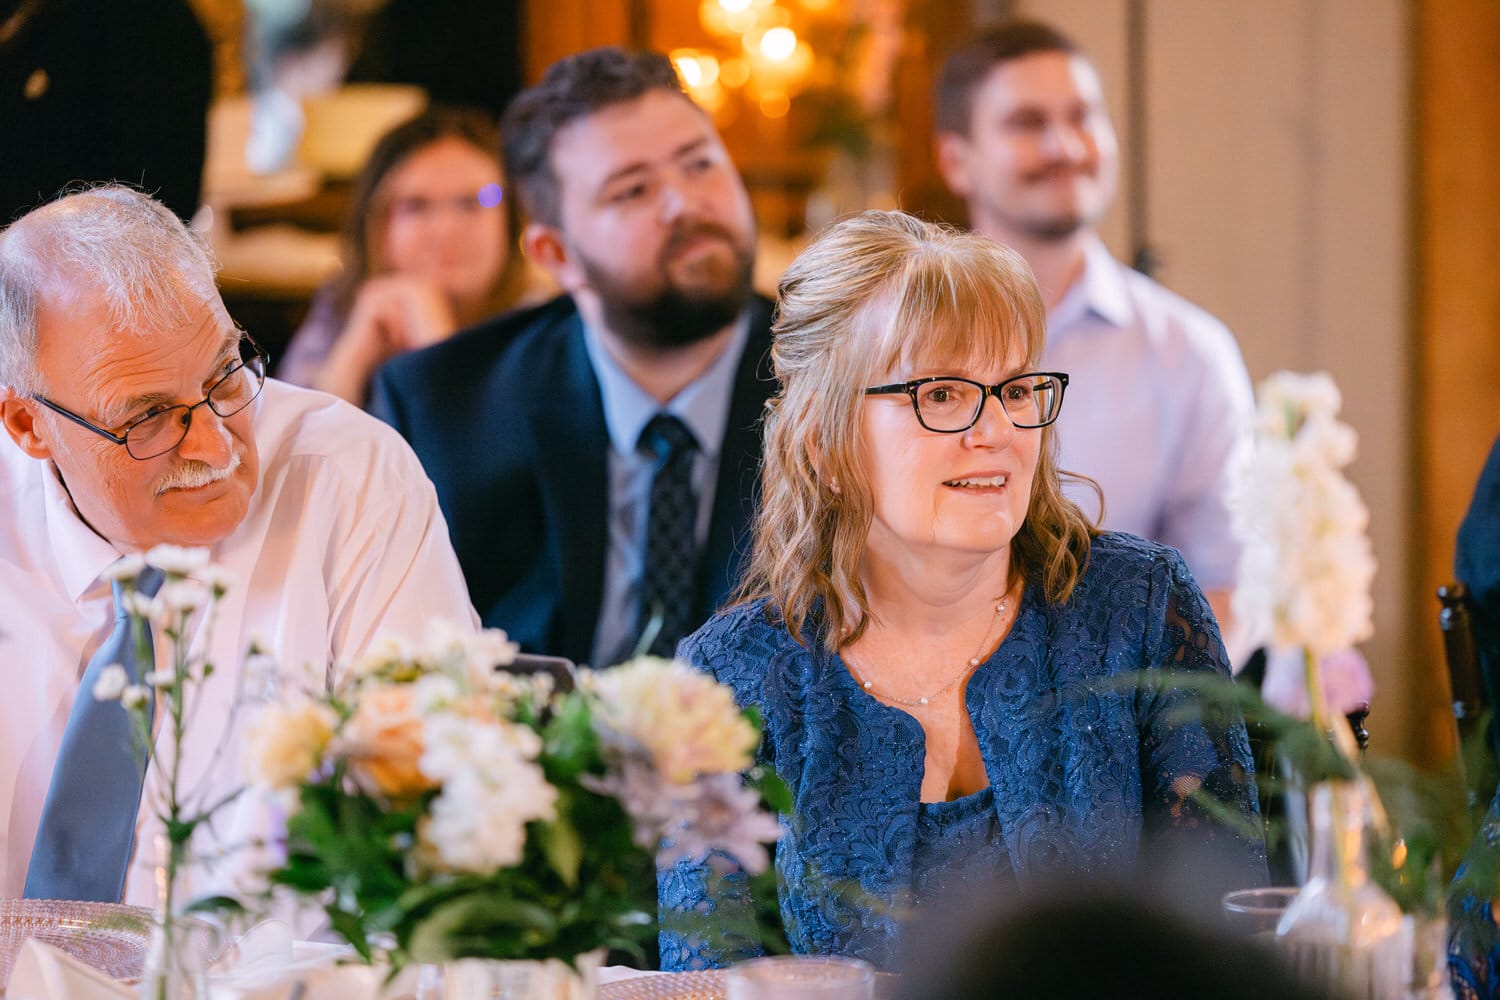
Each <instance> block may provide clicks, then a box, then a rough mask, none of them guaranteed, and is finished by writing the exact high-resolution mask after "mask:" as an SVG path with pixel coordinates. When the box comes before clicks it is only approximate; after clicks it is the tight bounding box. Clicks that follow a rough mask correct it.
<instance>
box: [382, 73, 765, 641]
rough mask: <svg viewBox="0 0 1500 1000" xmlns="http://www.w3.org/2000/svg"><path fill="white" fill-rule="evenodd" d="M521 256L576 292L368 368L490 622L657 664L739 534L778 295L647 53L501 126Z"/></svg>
mask: <svg viewBox="0 0 1500 1000" xmlns="http://www.w3.org/2000/svg"><path fill="white" fill-rule="evenodd" d="M503 133H504V145H505V161H506V174H507V177H508V181H509V183H510V185H511V188H512V191H510V192H507V196H510V194H511V193H513V192H518V193H519V195H520V198H521V202H522V206H523V208H524V209H525V210H526V214H527V216H528V218H529V219H530V222H529V224H528V225H527V227H526V229H525V232H524V235H523V237H522V240H523V242H524V244H525V247H526V251H527V253H528V254H529V255H530V256H531V258H532V259H533V260H535V261H536V262H537V263H539V264H540V265H541V266H542V267H543V268H544V269H545V270H546V271H547V272H548V273H549V274H550V275H551V276H552V277H553V279H554V280H555V281H556V282H557V283H558V285H559V286H561V287H562V288H563V289H564V290H565V292H566V294H564V295H562V296H560V297H558V298H556V299H554V300H552V301H551V302H548V303H546V304H544V305H542V306H540V307H537V308H535V309H530V310H526V311H521V312H516V313H511V314H508V315H505V316H502V317H499V318H498V319H495V320H492V321H490V322H487V323H484V324H482V325H480V326H478V327H475V328H473V329H471V330H468V331H465V332H462V333H460V334H458V335H457V336H455V337H453V338H452V339H450V340H448V341H445V342H443V343H441V344H438V345H436V346H434V347H431V348H428V349H426V350H423V351H419V352H416V353H414V354H408V355H405V356H402V357H400V358H397V359H395V360H393V361H392V362H390V364H388V365H387V366H386V367H385V368H383V369H382V370H381V371H380V372H379V373H378V374H377V376H376V378H375V382H374V385H373V387H372V399H371V408H372V409H373V410H374V412H375V413H376V414H377V415H379V416H381V417H383V418H384V419H385V420H386V421H387V422H389V423H390V424H392V425H393V426H394V427H395V428H396V429H397V430H399V431H400V432H401V433H402V434H403V435H404V436H405V437H406V439H407V440H408V441H409V442H411V445H412V447H413V448H414V449H415V450H416V452H417V455H418V456H419V457H420V458H421V460H422V463H423V465H424V466H425V467H426V470H427V473H428V475H429V476H431V478H432V480H433V482H434V483H435V484H436V486H437V491H438V499H439V501H440V502H441V504H442V507H443V513H444V515H445V516H446V518H447V521H448V525H449V528H450V530H451V532H452V537H453V544H454V548H455V549H456V550H457V552H458V555H459V560H460V562H461V563H462V564H463V569H464V573H465V576H466V577H467V579H468V584H469V591H470V595H471V596H472V598H473V601H474V605H475V607H476V609H477V610H478V611H479V613H480V615H481V617H482V618H483V619H484V623H485V624H486V625H488V626H497V627H500V628H504V629H505V630H506V631H507V632H509V633H510V635H511V637H512V638H513V639H515V640H516V641H518V642H520V643H521V645H522V647H523V648H525V649H528V650H531V651H535V652H542V653H551V654H557V655H562V656H566V657H568V658H570V659H573V660H576V661H579V662H588V663H592V664H595V665H597V666H607V665H609V664H611V663H615V662H618V661H619V660H621V659H623V658H624V657H626V656H628V655H629V654H630V653H631V652H632V651H633V650H636V649H638V648H647V647H649V648H650V650H651V651H652V652H656V653H665V654H670V652H671V651H672V650H673V649H674V648H675V646H676V642H677V640H678V639H679V638H680V637H681V636H682V635H684V634H685V633H687V632H689V631H691V630H692V629H694V628H696V627H697V626H698V625H699V624H700V623H701V622H702V621H703V620H704V619H706V618H707V616H708V615H709V613H710V612H711V611H712V610H713V609H714V608H715V607H716V606H717V605H718V604H720V603H721V602H722V601H723V599H724V598H725V597H726V596H727V594H728V592H729V590H730V589H731V588H732V586H733V584H734V582H735V580H736V579H737V576H738V570H739V565H740V561H741V559H742V558H743V556H744V555H745V551H744V549H745V547H746V545H747V544H748V536H747V530H746V529H747V526H748V523H749V520H750V513H751V506H752V499H753V493H754V489H755V482H756V477H757V469H758V465H759V461H760V417H761V411H762V409H763V406H764V404H765V400H766V398H767V397H768V396H769V395H770V392H771V388H772V382H771V375H770V368H769V359H768V351H769V347H770V321H771V304H770V302H769V301H767V300H766V299H764V298H762V297H760V296H757V295H755V294H753V293H752V291H751V271H752V268H753V264H754V245H755V223H754V218H753V215H752V212H751V208H750V200H749V197H748V195H747V194H746V191H745V187H744V184H743V182H742V181H741V179H740V177H739V174H738V172H737V171H736V170H735V168H734V165H733V164H732V163H731V162H730V160H729V156H728V154H727V153H726V152H725V149H724V146H723V144H722V143H721V141H720V139H719V136H718V134H717V132H716V131H715V130H714V127H713V123H712V122H711V121H710V120H709V118H708V116H707V115H706V114H705V113H704V112H703V111H702V110H701V109H700V108H698V107H697V106H696V105H695V104H693V102H692V101H691V100H690V99H689V98H688V97H687V95H686V94H685V93H684V92H683V90H682V86H681V83H680V82H679V80H678V78H677V75H676V72H675V71H674V70H673V68H672V64H671V63H670V61H669V60H667V59H666V58H665V57H664V56H661V55H657V54H655V53H645V52H629V51H624V50H621V49H614V48H608V49H596V50H593V51H590V52H584V53H580V54H578V55H574V56H570V57H568V58H566V59H563V60H562V61H560V62H558V63H557V64H555V65H553V66H552V67H551V68H550V69H549V70H548V71H547V73H546V75H545V76H544V78H543V79H542V81H541V82H540V83H538V84H537V85H535V86H534V87H531V88H529V89H528V90H526V91H523V92H522V93H521V94H520V95H519V96H518V97H517V98H516V99H515V101H514V102H513V103H512V104H511V106H510V108H509V110H508V111H507V112H506V115H505V120H504V123H503Z"/></svg>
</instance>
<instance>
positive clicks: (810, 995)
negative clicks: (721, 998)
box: [727, 955, 875, 1000]
mask: <svg viewBox="0 0 1500 1000" xmlns="http://www.w3.org/2000/svg"><path fill="white" fill-rule="evenodd" d="M727 982H728V985H729V989H728V1000H874V997H875V969H874V967H873V966H872V965H870V963H869V962H862V961H860V960H859V959H857V958H844V957H842V956H839V955H781V956H777V957H776V958H757V959H752V960H751V961H748V962H741V963H740V964H739V965H735V966H731V967H730V969H729V975H728V977H727Z"/></svg>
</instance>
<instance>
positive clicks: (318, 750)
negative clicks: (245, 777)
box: [246, 702, 337, 788]
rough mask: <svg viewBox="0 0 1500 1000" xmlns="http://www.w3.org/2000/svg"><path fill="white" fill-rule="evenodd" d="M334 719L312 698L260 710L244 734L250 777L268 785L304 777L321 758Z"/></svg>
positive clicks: (289, 784) (284, 784)
mask: <svg viewBox="0 0 1500 1000" xmlns="http://www.w3.org/2000/svg"><path fill="white" fill-rule="evenodd" d="M336 721H337V719H336V717H335V716H334V714H333V712H332V711H331V710H330V709H328V708H327V707H326V706H324V705H319V704H317V703H316V702H304V703H303V704H300V705H293V706H290V707H284V706H276V707H271V708H267V709H265V710H263V711H261V712H260V713H259V714H258V715H256V716H255V718H254V719H253V720H252V721H251V723H250V726H249V731H248V733H247V734H246V744H247V751H248V753H247V756H248V760H247V767H248V769H249V771H250V777H251V780H252V781H254V782H255V783H256V784H259V785H266V786H269V787H271V788H290V787H292V786H294V785H297V784H298V783H300V782H302V781H305V780H306V779H307V776H308V775H309V774H311V773H312V772H313V771H315V770H316V769H317V767H318V765H319V763H321V762H322V759H323V751H324V749H325V748H327V746H328V740H329V737H331V736H332V735H333V726H334V723H335V722H336Z"/></svg>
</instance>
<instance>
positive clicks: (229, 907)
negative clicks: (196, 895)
mask: <svg viewBox="0 0 1500 1000" xmlns="http://www.w3.org/2000/svg"><path fill="white" fill-rule="evenodd" d="M182 912H184V913H214V914H241V913H245V912H247V911H246V909H245V904H244V903H242V902H240V901H239V900H238V899H235V898H234V897H233V896H204V897H203V898H202V899H195V900H193V901H192V902H191V903H189V904H188V905H187V906H186V907H184V908H183V911H182Z"/></svg>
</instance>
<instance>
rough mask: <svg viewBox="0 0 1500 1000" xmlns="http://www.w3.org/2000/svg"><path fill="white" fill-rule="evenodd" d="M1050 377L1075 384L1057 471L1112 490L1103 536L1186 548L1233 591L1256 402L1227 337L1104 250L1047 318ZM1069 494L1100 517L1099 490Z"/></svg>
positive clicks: (1193, 565) (1062, 423)
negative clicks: (1236, 513) (1239, 488)
mask: <svg viewBox="0 0 1500 1000" xmlns="http://www.w3.org/2000/svg"><path fill="white" fill-rule="evenodd" d="M1042 367H1043V369H1045V370H1047V371H1061V372H1067V373H1068V376H1069V382H1068V394H1067V397H1066V399H1065V400H1064V402H1063V408H1062V415H1061V416H1060V417H1058V421H1057V432H1058V433H1057V436H1058V445H1059V448H1060V453H1059V463H1058V464H1059V467H1060V468H1062V469H1063V470H1064V471H1067V472H1077V473H1082V474H1083V475H1086V476H1089V477H1091V478H1093V479H1094V480H1096V481H1097V482H1098V483H1099V485H1100V487H1102V488H1103V490H1104V514H1105V516H1104V527H1105V528H1106V529H1108V530H1110V531H1128V532H1130V533H1131V534H1135V535H1141V536H1143V537H1145V538H1150V539H1153V540H1155V541H1158V542H1163V543H1165V544H1167V545H1170V546H1172V547H1174V548H1176V549H1177V550H1178V551H1180V552H1181V553H1182V555H1183V557H1184V558H1185V559H1186V560H1187V564H1188V568H1189V569H1191V570H1192V572H1193V576H1194V577H1195V578H1196V579H1197V581H1198V584H1199V586H1201V587H1203V588H1204V589H1205V590H1216V589H1219V588H1222V587H1232V586H1233V585H1234V583H1235V577H1236V572H1237V568H1238V563H1239V557H1240V551H1241V547H1242V543H1241V541H1240V540H1239V539H1238V538H1237V537H1236V535H1235V532H1234V531H1233V529H1232V526H1231V524H1230V499H1231V491H1232V488H1233V483H1232V478H1233V474H1234V470H1235V467H1236V466H1237V465H1238V463H1239V461H1240V457H1241V454H1242V453H1243V450H1244V449H1246V448H1248V447H1249V443H1250V431H1251V421H1252V419H1253V416H1254V413H1253V411H1254V408H1255V400H1254V394H1253V392H1252V390H1251V387H1250V375H1249V373H1248V372H1247V371H1246V370H1245V361H1244V358H1243V357H1242V356H1241V355H1240V349H1239V344H1238V343H1236V341H1235V339H1234V335H1233V334H1231V333H1230V332H1229V329H1228V328H1227V327H1225V326H1224V324H1223V323H1220V322H1219V321H1218V320H1217V319H1214V317H1212V316H1210V315H1209V314H1208V313H1206V312H1204V311H1203V310H1202V309H1200V308H1198V307H1197V306H1195V305H1193V304H1192V303H1191V302H1189V301H1187V300H1186V299H1184V298H1182V297H1180V296H1178V295H1175V294H1173V293H1172V292H1170V291H1168V290H1167V289H1165V288H1163V287H1162V286H1161V285H1159V284H1157V283H1156V282H1154V281H1152V280H1151V279H1150V278H1147V277H1146V276H1145V275H1142V274H1139V273H1137V272H1136V271H1132V270H1131V269H1130V268H1128V267H1126V266H1125V265H1123V264H1121V263H1119V262H1118V261H1116V260H1115V259H1114V258H1113V257H1111V256H1110V254H1109V251H1108V250H1107V249H1105V246H1104V244H1103V243H1101V242H1099V241H1097V240H1095V241H1094V242H1093V243H1092V244H1091V245H1090V247H1089V249H1088V251H1087V254H1086V257H1085V263H1084V270H1083V275H1082V277H1080V278H1079V280H1078V281H1077V282H1076V283H1075V284H1074V285H1073V287H1072V288H1071V289H1069V290H1068V293H1067V294H1066V295H1065V296H1064V297H1063V300H1062V301H1061V302H1059V303H1058V304H1057V307H1056V308H1055V309H1053V310H1052V311H1051V312H1050V313H1049V314H1048V316H1047V347H1046V351H1045V354H1044V357H1043V363H1042ZM1064 492H1066V493H1067V495H1068V496H1069V498H1071V499H1072V500H1074V501H1075V502H1077V503H1079V504H1080V505H1082V506H1083V508H1084V510H1085V511H1087V512H1089V513H1090V514H1093V513H1096V512H1097V509H1098V504H1097V502H1096V501H1095V499H1094V495H1093V492H1092V491H1091V490H1087V489H1082V488H1080V487H1079V486H1078V484H1076V483H1069V482H1067V481H1065V482H1064Z"/></svg>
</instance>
